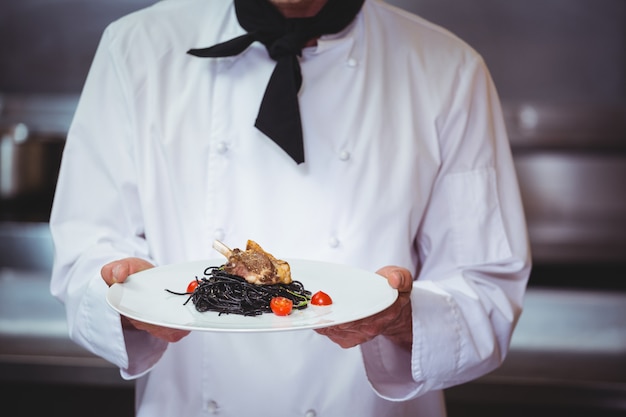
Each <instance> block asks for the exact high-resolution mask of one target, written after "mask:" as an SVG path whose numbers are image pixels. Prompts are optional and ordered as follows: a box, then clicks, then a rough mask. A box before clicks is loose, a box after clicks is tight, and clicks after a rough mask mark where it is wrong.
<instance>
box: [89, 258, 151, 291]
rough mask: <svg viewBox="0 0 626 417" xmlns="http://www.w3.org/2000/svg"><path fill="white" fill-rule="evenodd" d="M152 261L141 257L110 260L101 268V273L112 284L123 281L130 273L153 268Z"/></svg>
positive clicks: (109, 284) (108, 283)
mask: <svg viewBox="0 0 626 417" xmlns="http://www.w3.org/2000/svg"><path fill="white" fill-rule="evenodd" d="M153 266H154V265H152V264H151V263H150V262H148V261H145V260H143V259H140V258H124V259H119V260H117V261H113V262H109V263H108V264H106V265H104V266H103V267H102V269H101V270H100V275H101V276H102V278H103V279H104V281H105V282H106V283H107V285H108V286H111V285H113V284H115V283H121V282H124V281H125V280H126V278H128V276H129V275H131V274H134V273H136V272H140V271H143V270H146V269H149V268H152V267H153Z"/></svg>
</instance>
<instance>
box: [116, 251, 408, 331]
mask: <svg viewBox="0 0 626 417" xmlns="http://www.w3.org/2000/svg"><path fill="white" fill-rule="evenodd" d="M284 260H285V261H287V262H288V263H289V264H290V266H291V267H292V271H293V267H294V266H295V267H296V269H298V268H302V267H304V266H306V264H309V265H311V264H312V265H315V266H316V267H333V268H334V270H336V271H337V270H342V271H353V272H355V273H358V274H359V275H364V276H370V277H371V278H373V277H374V276H377V277H378V278H380V279H381V284H382V283H383V282H385V281H384V277H383V276H381V275H379V274H376V273H375V272H371V271H368V270H366V269H363V268H359V267H355V266H352V265H349V264H340V263H334V262H330V261H318V260H313V259H303V258H284ZM223 263H224V259H220V258H207V259H197V260H190V261H184V262H176V263H170V264H165V265H162V266H156V267H154V268H150V269H147V270H143V271H139V272H136V273H133V274H131V275H129V277H128V278H127V279H133V278H134V279H137V278H136V277H141V276H142V275H149V274H154V273H158V274H161V273H166V272H167V271H168V270H170V269H174V270H175V269H180V268H183V267H185V268H190V267H192V266H195V265H202V266H203V268H204V269H206V268H207V267H210V266H219V265H222V264H223ZM204 269H203V270H204ZM197 275H200V274H197ZM190 279H193V277H190ZM294 279H295V280H298V281H301V282H302V283H303V284H304V285H305V288H306V282H304V281H303V280H301V279H298V278H297V277H294ZM372 282H373V281H372ZM124 285H125V284H124V283H116V284H113V285H111V286H110V287H109V288H108V290H107V293H106V301H107V303H108V305H109V306H110V307H111V308H112V309H113V310H115V311H117V312H118V313H119V314H121V315H125V316H128V317H130V318H132V319H135V320H139V321H142V322H145V323H148V324H153V325H157V326H164V327H169V328H174V329H180V330H189V331H202V332H227V333H240V332H245V333H254V332H278V331H295V330H304V329H319V328H323V327H329V326H335V325H339V324H344V323H348V322H351V321H357V320H361V319H364V318H367V317H370V316H372V315H374V314H377V313H379V312H380V311H383V310H384V309H386V308H388V307H389V306H391V305H392V304H393V303H394V302H395V301H396V300H397V298H398V295H399V294H398V290H396V289H394V288H392V287H390V286H387V287H384V286H381V288H387V289H388V293H387V294H386V296H385V298H383V299H382V300H381V303H379V305H377V306H376V308H375V309H372V310H371V311H369V312H367V313H360V315H354V316H353V317H350V318H343V319H341V320H333V321H324V320H321V321H317V322H315V323H308V324H302V325H295V326H281V325H274V326H268V325H266V326H248V327H246V326H242V327H222V326H215V324H213V325H208V324H207V325H198V324H197V323H196V324H194V325H186V324H181V323H175V322H167V323H166V322H164V321H162V320H155V319H152V318H150V317H146V316H142V315H136V314H129V311H128V309H124V308H121V307H120V306H119V302H118V303H116V302H115V301H114V300H113V299H114V298H115V297H118V298H119V297H120V296H122V295H123V292H124V288H126V287H124ZM309 288H310V286H309ZM181 307H182V303H181ZM323 308H325V307H318V306H314V305H309V307H308V308H307V310H308V309H323ZM194 311H195V310H194ZM300 311H306V310H299V311H295V312H294V313H296V314H297V313H299V312H300ZM309 311H310V310H309ZM318 312H320V311H318ZM320 313H321V314H320V315H319V316H318V317H319V318H323V317H324V315H325V314H324V312H323V311H321V312H320ZM193 314H196V313H193ZM197 314H202V315H206V316H208V317H214V316H219V313H217V312H203V313H200V312H197ZM292 314H293V313H292ZM329 314H332V312H331V313H329ZM233 316H236V318H237V320H239V321H241V322H243V321H250V322H252V321H253V320H259V319H263V318H261V316H252V317H246V316H241V315H233ZM263 316H267V317H272V319H273V320H276V319H275V318H274V315H271V314H270V313H266V314H263ZM276 317H278V316H276ZM287 318H289V316H287ZM272 319H268V320H265V321H269V320H272ZM279 319H280V318H279ZM210 323H216V321H211V322H210Z"/></svg>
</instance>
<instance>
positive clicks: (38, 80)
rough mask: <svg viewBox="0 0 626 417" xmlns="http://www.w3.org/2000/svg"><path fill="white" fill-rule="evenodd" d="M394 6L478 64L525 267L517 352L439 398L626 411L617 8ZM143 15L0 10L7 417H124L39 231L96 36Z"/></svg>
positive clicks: (0, 344)
mask: <svg viewBox="0 0 626 417" xmlns="http://www.w3.org/2000/svg"><path fill="white" fill-rule="evenodd" d="M207 1H210V0H207ZM389 2H390V3H392V4H395V5H397V6H400V7H402V8H405V9H407V10H410V11H413V12H416V13H417V14H420V15H422V16H423V17H426V18H428V19H430V20H432V21H434V22H435V23H439V24H441V25H443V26H444V27H447V28H448V29H450V30H452V31H453V32H455V33H456V34H458V35H459V36H460V37H461V38H463V39H465V40H466V41H468V42H469V43H470V44H471V45H472V46H474V47H475V48H476V49H477V50H478V51H479V52H480V53H481V54H482V55H483V56H484V58H485V60H486V62H487V64H488V65H489V67H490V69H491V72H492V75H493V78H494V80H495V82H496V85H497V87H498V89H499V92H500V95H501V99H502V103H503V106H504V111H505V114H506V118H507V125H508V130H509V135H510V139H511V143H512V147H513V152H514V156H515V161H516V165H517V169H518V174H519V179H520V182H521V187H522V192H523V197H524V202H525V208H526V213H527V216H528V221H529V229H530V237H531V242H532V249H533V254H534V263H535V267H534V270H533V273H532V276H531V279H530V285H529V291H528V297H527V299H526V306H525V308H526V309H525V312H524V315H523V316H522V319H521V321H520V323H519V326H518V329H517V331H516V333H515V335H514V337H513V342H512V349H511V352H510V355H509V356H508V357H507V359H506V361H505V363H504V365H503V366H502V367H501V368H500V369H498V370H497V371H495V372H493V373H492V374H490V375H487V376H485V377H483V378H480V379H479V380H477V381H474V382H472V383H469V384H465V385H462V386H458V387H454V388H451V389H449V390H447V401H448V406H449V411H450V417H465V416H482V417H485V416H486V417H489V416H508V417H512V416H527V415H529V414H533V415H535V416H538V417H541V416H552V415H554V414H557V413H563V414H565V415H568V416H593V417H609V416H618V415H619V416H624V415H626V2H624V1H623V0H595V1H591V0H525V1H523V2H522V1H520V2H512V1H504V0H500V1H497V0H462V1H459V0H454V1H453V0H390V1H389ZM151 3H154V1H149V0H90V1H86V0H45V1H40V0H4V1H2V2H0V63H1V64H0V134H1V138H0V140H1V142H0V398H2V400H3V401H2V403H3V405H4V406H7V405H8V404H14V405H15V407H14V409H15V408H17V411H14V412H13V413H12V414H5V411H2V414H3V415H11V416H31V415H38V413H39V412H41V411H45V412H47V413H51V414H53V415H54V414H55V413H56V412H58V413H63V415H65V416H68V417H71V416H74V415H76V416H78V415H84V414H89V415H91V416H96V417H97V416H100V415H102V416H104V415H113V414H115V415H117V416H132V415H133V411H132V408H133V397H132V395H133V386H132V383H130V382H127V381H122V380H121V379H120V377H119V375H118V372H117V371H116V370H115V369H113V368H112V367H111V366H110V365H109V364H107V363H106V362H104V361H102V360H101V359H98V358H95V357H93V356H92V355H90V354H88V353H86V352H85V351H83V350H82V349H81V348H79V347H77V346H75V345H74V344H73V343H72V342H70V341H69V339H68V338H67V335H66V332H67V327H66V323H65V318H64V313H63V309H62V308H61V306H60V304H59V303H58V302H56V301H55V300H54V299H52V297H51V296H50V295H49V293H48V280H49V272H50V267H51V262H52V246H51V242H50V237H49V233H48V229H47V226H48V225H47V221H48V216H49V212H50V206H51V201H52V195H53V191H54V186H55V181H56V175H57V170H58V165H59V161H60V156H61V152H62V149H63V144H64V139H65V134H66V132H67V129H68V125H69V123H70V121H71V118H72V113H73V111H74V109H75V106H76V102H77V98H78V95H79V93H80V90H81V87H82V84H83V82H84V79H85V76H86V74H87V71H88V68H89V65H90V62H91V59H92V57H93V54H94V51H95V48H96V45H97V43H98V40H99V37H100V35H101V33H102V30H103V29H104V27H105V25H106V24H107V23H108V22H110V21H112V20H114V19H116V18H117V17H119V16H121V15H124V14H126V13H128V12H130V11H132V10H135V9H138V8H141V7H144V6H147V5H149V4H151Z"/></svg>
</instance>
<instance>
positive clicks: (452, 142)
mask: <svg viewBox="0 0 626 417" xmlns="http://www.w3.org/2000/svg"><path fill="white" fill-rule="evenodd" d="M242 33H243V30H242V29H241V28H240V26H239V25H238V23H237V20H236V17H235V14H234V10H233V6H232V4H231V1H229V0H168V1H162V2H158V3H156V4H155V5H154V6H152V7H149V8H147V9H145V10H142V11H139V12H136V13H133V14H131V15H129V16H127V17H125V18H122V19H120V20H119V21H117V22H114V23H113V24H111V25H110V26H109V27H108V28H107V30H106V31H105V33H104V35H103V38H102V41H101V44H100V46H99V48H98V50H97V53H96V56H95V58H94V61H93V66H92V68H91V71H90V73H89V76H88V79H87V81H86V84H85V88H84V91H83V93H82V96H81V99H80V101H79V105H78V109H77V111H76V115H75V118H74V121H73V123H72V125H71V128H70V131H69V134H68V138H67V143H66V147H65V151H64V156H63V162H62V168H61V172H60V176H59V182H58V186H57V194H56V197H55V201H54V207H53V212H52V216H51V220H50V225H51V230H52V234H53V239H54V243H55V247H56V258H55V265H54V271H53V277H52V282H51V291H52V293H53V294H54V295H55V296H56V297H58V298H59V299H60V300H62V301H63V302H64V303H65V306H66V309H67V318H68V324H69V328H70V334H71V337H72V339H73V340H75V341H76V342H77V343H79V344H80V345H82V346H84V347H86V348H87V349H89V350H90V351H92V352H94V353H95V354H97V355H99V356H101V357H103V358H105V359H107V360H108V361H110V362H112V363H113V364H115V365H117V366H119V368H120V369H121V374H122V376H123V377H124V378H129V379H132V378H136V379H137V396H138V410H137V415H138V416H168V417H170V416H173V415H180V416H186V417H191V416H200V415H211V414H219V415H222V416H239V417H240V416H246V415H259V416H270V415H271V416H274V417H280V416H309V417H310V416H315V415H317V416H319V417H321V416H346V415H355V416H376V417H380V416H409V415H410V416H422V415H423V416H429V417H433V416H435V417H436V416H443V415H445V410H444V406H443V399H442V398H443V397H442V395H441V390H442V389H443V388H445V387H448V386H452V385H455V384H459V383H463V382H465V381H469V380H472V379H474V378H476V377H479V376H481V375H483V374H485V373H487V372H489V371H490V370H492V369H494V368H495V367H497V366H498V365H499V364H500V363H501V361H502V360H503V357H504V355H505V353H506V351H507V348H508V344H509V340H510V338H511V333H512V331H513V329H514V326H515V323H516V321H517V319H518V317H519V315H520V312H521V305H522V298H523V294H524V289H525V285H526V280H527V278H528V273H529V268H530V262H529V250H528V240H527V235H526V227H525V221H524V216H523V210H522V204H521V202H520V196H519V191H518V185H517V181H516V176H515V172H514V168H513V162H512V158H511V153H510V147H509V144H508V142H507V136H506V132H505V127H504V125H503V121H502V116H501V111H500V107H499V106H500V105H499V102H498V98H497V95H496V91H495V89H494V86H493V84H492V81H491V79H490V76H489V73H488V71H487V69H486V68H485V65H484V62H483V61H482V59H481V57H480V56H479V55H478V54H477V53H476V52H475V51H474V50H472V49H471V48H470V47H468V46H467V45H465V44H464V43H463V42H462V41H460V40H459V39H458V38H456V37H455V36H453V35H452V34H450V33H449V32H447V31H445V30H443V29H441V28H439V27H437V26H435V25H432V24H430V23H428V22H426V21H424V20H422V19H421V18H419V17H417V16H414V15H411V14H409V13H406V12H404V11H401V10H399V9H396V8H394V7H391V6H389V5H386V4H384V3H382V2H380V1H378V0H366V2H365V5H364V7H363V10H362V11H361V13H360V14H359V15H358V16H357V18H356V19H355V21H354V22H353V24H351V25H350V26H349V27H348V28H346V29H345V30H344V31H342V32H341V33H339V34H336V35H333V36H324V37H323V38H322V39H320V41H319V42H318V44H317V46H314V47H309V48H306V49H305V51H304V52H303V54H302V57H301V64H302V74H303V79H304V82H303V85H302V89H301V91H300V105H301V112H302V115H303V116H302V119H303V120H302V123H303V130H304V141H305V155H306V163H304V164H301V165H297V164H295V163H294V162H293V161H292V160H291V159H290V158H289V156H287V155H286V154H285V153H284V152H283V151H282V150H281V149H280V148H279V147H278V146H276V145H275V144H274V143H273V142H272V141H270V140H269V139H268V138H267V137H265V136H264V135H263V134H262V133H260V132H259V131H258V130H257V129H255V128H254V126H253V124H254V119H255V117H256V113H257V111H258V106H259V103H260V100H261V97H262V95H263V92H264V90H265V87H266V83H267V80H268V79H269V76H270V74H271V71H272V70H273V67H274V62H273V61H272V60H271V59H270V58H269V57H268V55H267V52H266V50H265V48H264V47H263V46H262V45H260V44H258V43H255V44H253V45H252V46H251V47H250V48H249V49H248V50H246V51H245V52H244V53H242V54H241V55H239V56H236V57H228V58H219V59H202V58H197V57H193V56H190V55H188V54H186V51H187V50H188V49H189V48H196V47H205V46H210V45H212V44H215V43H217V42H220V41H224V40H228V39H231V38H233V37H235V36H237V35H240V34H242ZM216 238H217V239H220V240H222V241H224V242H225V243H226V244H227V245H229V246H231V247H242V246H244V245H245V242H246V240H247V239H249V238H250V239H253V240H255V241H257V242H258V243H260V244H261V245H262V246H263V247H264V248H265V249H267V250H268V251H270V252H271V253H273V254H274V255H277V256H279V257H281V258H309V259H315V260H324V261H331V262H336V263H344V264H349V265H353V266H357V267H360V268H363V269H366V270H370V271H375V270H377V269H378V268H380V267H382V266H384V265H399V266H402V267H406V268H408V269H409V270H410V271H412V272H414V273H415V276H416V278H417V279H416V281H415V283H414V289H413V292H412V295H411V301H412V309H413V338H414V340H413V348H412V351H411V352H410V353H409V352H405V351H402V350H401V349H399V348H397V347H396V346H395V345H393V344H392V343H390V342H389V341H388V340H387V339H385V338H383V337H378V338H376V339H374V340H373V341H371V342H368V343H366V344H364V345H362V346H360V347H356V348H352V349H341V348H340V347H338V346H337V345H335V344H334V343H332V342H331V341H330V340H328V339H327V338H325V337H323V336H321V335H318V334H317V333H315V332H314V331H311V330H309V331H294V332H279V333H268V334H225V333H218V334H215V333H208V332H192V333H191V334H190V335H189V336H188V337H186V338H184V339H183V340H182V341H180V342H178V343H173V344H169V345H167V344H166V343H164V342H162V341H160V340H157V339H155V338H152V337H151V336H148V335H147V334H144V333H141V332H138V331H128V330H123V329H122V328H121V326H120V320H119V316H118V315H117V314H116V313H115V312H114V311H113V310H112V309H111V308H109V307H108V306H107V304H106V301H105V293H106V291H107V287H106V284H105V283H104V282H103V280H102V279H101V277H100V268H101V267H102V265H104V264H105V263H107V262H109V261H112V260H115V259H118V258H123V257H128V256H137V257H141V258H145V259H147V260H149V261H151V262H153V263H154V264H156V265H164V264H169V263H175V262H183V261H189V260H198V259H207V258H215V257H216V255H217V254H216V253H215V252H214V251H213V250H212V249H211V244H212V241H213V240H214V239H216ZM381 279H382V278H381ZM355 296H358V289H355ZM112 400H114V399H112Z"/></svg>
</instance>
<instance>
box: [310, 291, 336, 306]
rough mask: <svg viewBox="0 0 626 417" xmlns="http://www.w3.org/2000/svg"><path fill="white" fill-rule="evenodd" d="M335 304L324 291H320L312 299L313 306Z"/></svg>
mask: <svg viewBox="0 0 626 417" xmlns="http://www.w3.org/2000/svg"><path fill="white" fill-rule="evenodd" d="M332 303H333V299H332V298H330V295H328V294H326V293H325V292H324V291H318V292H316V293H315V294H313V297H311V304H313V305H316V306H327V305H330V304H332Z"/></svg>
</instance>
